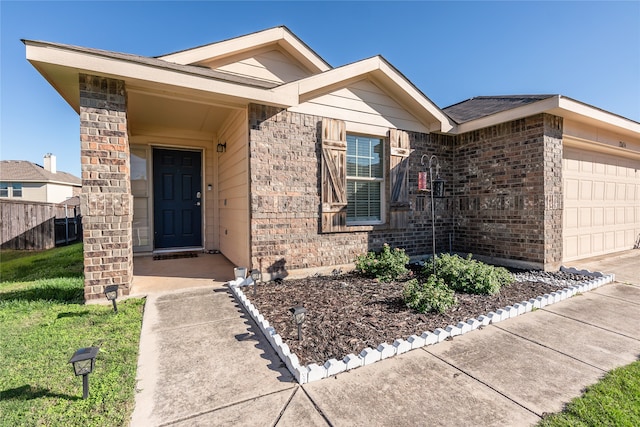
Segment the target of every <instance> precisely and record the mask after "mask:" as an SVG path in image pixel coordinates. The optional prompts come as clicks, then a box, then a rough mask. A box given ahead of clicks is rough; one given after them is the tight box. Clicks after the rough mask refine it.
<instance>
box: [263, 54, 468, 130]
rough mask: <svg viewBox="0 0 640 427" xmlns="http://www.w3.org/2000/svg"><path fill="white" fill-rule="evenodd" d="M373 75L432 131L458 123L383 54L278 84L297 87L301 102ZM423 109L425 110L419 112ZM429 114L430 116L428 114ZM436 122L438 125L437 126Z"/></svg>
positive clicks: (282, 86) (451, 127)
mask: <svg viewBox="0 0 640 427" xmlns="http://www.w3.org/2000/svg"><path fill="white" fill-rule="evenodd" d="M367 77H370V78H371V80H372V81H373V82H375V83H377V84H379V85H380V86H382V87H383V88H386V89H387V90H386V91H387V92H388V94H389V96H391V97H392V98H393V99H394V100H395V101H397V102H398V103H399V104H400V105H403V106H404V107H405V108H407V109H408V110H409V111H410V112H411V113H412V114H414V115H416V113H418V114H417V115H416V118H417V119H418V120H420V122H421V123H422V124H423V125H425V126H426V127H427V128H429V129H430V130H432V131H441V132H449V131H451V130H452V129H453V128H454V126H455V124H454V123H453V122H452V121H451V120H450V119H449V117H448V116H447V115H446V114H444V113H443V112H442V110H440V109H439V108H438V107H437V106H436V105H435V104H433V103H432V102H431V101H430V100H429V99H428V98H427V97H426V96H424V94H422V92H420V91H419V90H418V89H416V87H415V86H414V85H413V84H412V83H411V82H409V81H408V80H406V78H405V77H404V76H402V75H401V74H400V73H398V71H397V70H395V68H393V67H392V66H390V64H389V63H388V62H387V61H386V60H385V59H384V58H382V57H381V56H374V57H372V58H369V59H364V60H362V61H358V62H354V63H352V64H349V65H345V66H342V67H339V68H334V69H332V70H330V71H327V72H324V73H322V74H316V75H313V76H310V77H307V78H304V79H302V80H298V81H295V82H291V83H287V84H284V85H281V86H278V87H277V88H274V89H273V90H274V92H277V91H279V90H283V91H287V92H288V91H290V90H291V89H295V92H296V93H297V94H298V96H299V101H298V102H299V103H302V102H305V101H308V100H310V99H313V98H314V97H316V96H318V95H320V94H323V93H326V92H329V91H331V90H332V89H337V88H341V87H345V86H348V85H349V83H352V82H355V81H358V80H362V79H363V78H367ZM420 112H422V113H424V114H419V113H420ZM425 115H426V116H427V117H425ZM434 125H435V126H434Z"/></svg>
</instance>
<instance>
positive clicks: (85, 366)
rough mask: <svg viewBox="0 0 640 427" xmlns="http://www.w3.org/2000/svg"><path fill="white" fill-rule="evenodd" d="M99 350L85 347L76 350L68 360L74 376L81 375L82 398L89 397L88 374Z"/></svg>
mask: <svg viewBox="0 0 640 427" xmlns="http://www.w3.org/2000/svg"><path fill="white" fill-rule="evenodd" d="M98 351H100V348H98V347H85V348H81V349H79V350H77V351H76V352H75V353H73V356H71V359H69V363H71V364H72V365H73V372H74V373H75V374H76V376H80V375H82V398H83V399H86V398H87V397H89V374H90V373H91V372H93V366H94V364H95V360H96V356H97V355H98Z"/></svg>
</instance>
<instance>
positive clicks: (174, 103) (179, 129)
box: [127, 90, 236, 139]
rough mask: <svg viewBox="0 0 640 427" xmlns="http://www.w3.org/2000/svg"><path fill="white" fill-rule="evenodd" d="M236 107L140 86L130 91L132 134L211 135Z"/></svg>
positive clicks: (188, 136)
mask: <svg viewBox="0 0 640 427" xmlns="http://www.w3.org/2000/svg"><path fill="white" fill-rule="evenodd" d="M235 108H236V107H228V106H223V105H218V104H212V103H206V102H204V101H202V102H200V101H198V100H188V99H181V98H178V97H172V96H169V95H161V94H154V93H148V92H143V91H139V90H128V91H127V116H128V121H129V132H130V133H131V135H163V136H180V137H187V138H194V139H211V138H212V137H214V136H215V135H216V134H217V133H218V131H219V130H220V127H221V126H222V124H223V123H224V122H225V120H226V119H227V117H228V116H229V114H231V112H232V111H233V110H234V109H235Z"/></svg>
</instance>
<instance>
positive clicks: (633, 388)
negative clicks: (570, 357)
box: [538, 360, 640, 427]
mask: <svg viewBox="0 0 640 427" xmlns="http://www.w3.org/2000/svg"><path fill="white" fill-rule="evenodd" d="M538 426H539V427H565V426H566V427H569V426H593V427H596V426H598V427H599V426H620V427H626V426H628V427H636V426H640V360H639V361H636V362H634V363H632V364H630V365H627V366H623V367H621V368H618V369H614V370H613V371H611V372H609V373H607V375H606V376H605V377H604V378H603V379H602V380H601V381H599V382H598V383H597V384H594V385H592V386H590V387H588V388H587V390H586V391H585V393H584V394H583V395H582V396H581V397H579V398H576V399H574V400H572V401H571V402H570V403H569V404H568V405H567V408H566V409H565V410H564V411H563V412H561V413H558V414H553V415H550V416H549V417H546V418H545V419H543V420H542V421H541V422H540V423H539V424H538Z"/></svg>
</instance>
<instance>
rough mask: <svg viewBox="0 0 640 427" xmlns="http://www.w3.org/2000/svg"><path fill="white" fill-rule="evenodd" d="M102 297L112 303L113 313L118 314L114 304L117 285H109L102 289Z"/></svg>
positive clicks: (116, 295)
mask: <svg viewBox="0 0 640 427" xmlns="http://www.w3.org/2000/svg"><path fill="white" fill-rule="evenodd" d="M104 296H106V297H107V299H108V300H109V301H111V302H112V303H113V312H114V313H117V312H118V305H117V304H116V298H118V285H109V286H107V287H105V288H104Z"/></svg>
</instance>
